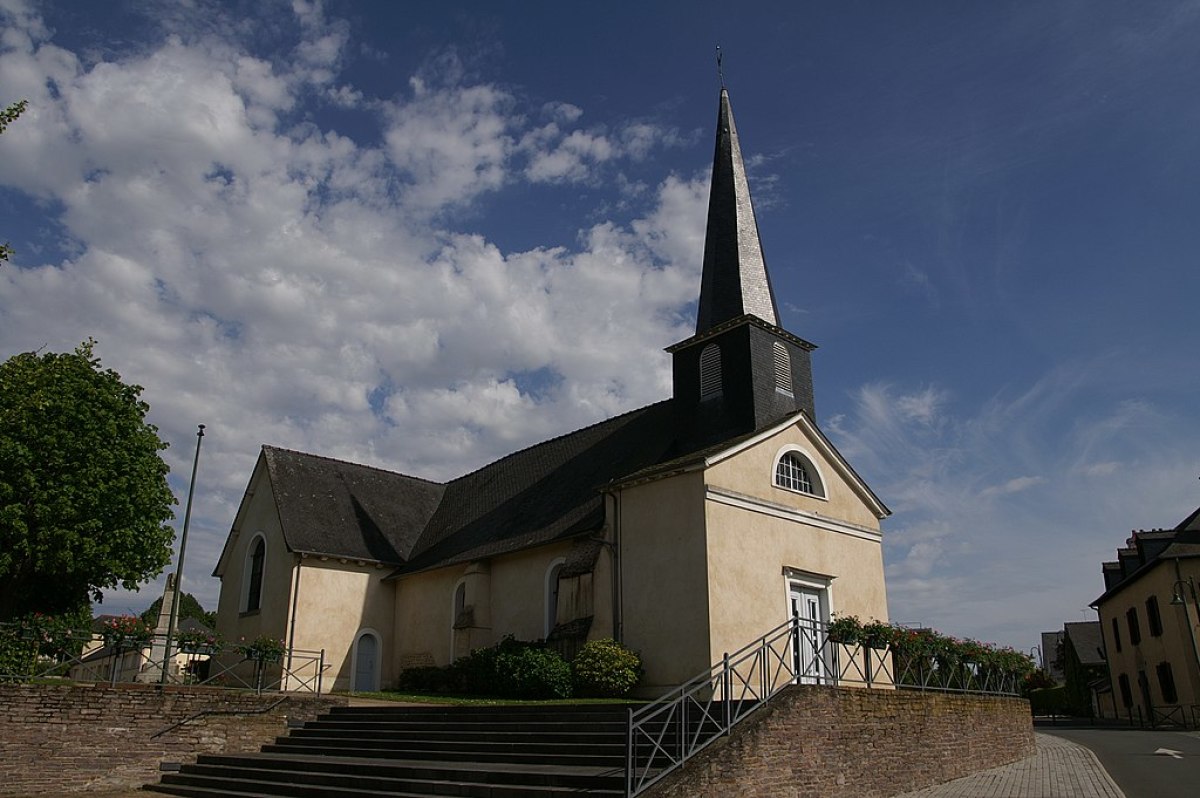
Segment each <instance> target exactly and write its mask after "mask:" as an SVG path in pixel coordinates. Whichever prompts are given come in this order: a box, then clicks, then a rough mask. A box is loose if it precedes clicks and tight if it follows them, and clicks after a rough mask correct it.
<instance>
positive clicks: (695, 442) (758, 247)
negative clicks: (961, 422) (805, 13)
mask: <svg viewBox="0 0 1200 798" xmlns="http://www.w3.org/2000/svg"><path fill="white" fill-rule="evenodd" d="M815 348H816V346H815V345H813V344H811V343H809V342H808V341H805V340H804V339H802V338H799V337H797V336H795V335H792V334H791V333H790V332H788V331H787V330H785V329H783V328H782V327H780V326H779V312H778V309H777V307H776V304H775V293H774V290H773V289H772V288H771V277H770V275H769V274H768V273H767V265H766V261H765V260H764V259H763V253H762V243H761V241H760V240H759V236H758V223H757V222H756V221H755V218H754V206H753V204H752V203H751V201H750V185H749V183H748V182H747V180H746V168H745V165H744V164H743V162H742V151H741V146H740V145H739V143H738V134H737V127H736V126H735V125H734V122H733V111H732V109H731V108H730V105H729V92H728V91H727V90H726V89H725V88H724V87H722V89H721V97H720V106H719V109H718V111H717V142H716V151H715V153H714V155H713V170H712V185H711V187H710V190H709V197H708V222H707V227H706V230H705V239H704V272H703V276H702V277H701V281H700V305H699V309H698V311H697V313H696V334H695V335H693V336H692V337H691V338H688V339H687V340H685V341H680V342H679V343H677V344H675V345H674V346H671V347H668V348H667V351H668V352H670V353H671V355H672V358H673V360H672V366H673V370H674V402H675V408H676V417H677V419H678V421H679V424H680V443H681V444H682V445H683V446H684V447H685V448H691V449H694V448H699V447H703V446H706V445H709V444H711V443H717V442H719V441H722V440H726V439H728V438H730V437H734V436H737V435H741V434H744V433H748V432H753V431H754V430H756V429H759V428H761V427H764V426H767V425H769V424H771V423H773V422H775V421H777V420H779V419H780V418H783V417H784V416H787V415H791V414H792V413H795V412H796V411H800V410H802V411H804V412H805V413H806V414H807V415H808V416H809V418H815V412H814V407H813V388H812V365H811V361H810V357H809V353H810V352H812V350H813V349H815Z"/></svg>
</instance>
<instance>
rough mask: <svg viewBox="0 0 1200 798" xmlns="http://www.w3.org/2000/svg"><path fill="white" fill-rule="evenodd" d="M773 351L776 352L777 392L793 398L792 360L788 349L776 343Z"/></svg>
mask: <svg viewBox="0 0 1200 798" xmlns="http://www.w3.org/2000/svg"><path fill="white" fill-rule="evenodd" d="M772 349H773V350H774V352H775V390H776V391H778V392H779V393H782V394H786V395H788V396H792V395H793V394H792V359H791V357H790V356H789V355H788V351H787V347H785V346H784V345H783V344H781V343H779V342H778V341H776V342H775V343H774V344H773V345H772Z"/></svg>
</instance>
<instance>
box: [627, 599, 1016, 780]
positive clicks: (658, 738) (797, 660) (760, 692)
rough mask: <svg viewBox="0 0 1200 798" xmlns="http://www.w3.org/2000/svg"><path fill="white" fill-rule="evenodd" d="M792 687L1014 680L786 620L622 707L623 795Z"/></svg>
mask: <svg viewBox="0 0 1200 798" xmlns="http://www.w3.org/2000/svg"><path fill="white" fill-rule="evenodd" d="M794 684H817V685H829V686H853V687H864V688H885V689H897V688H899V689H910V690H928V691H937V692H961V693H984V694H992V695H1017V694H1019V689H1020V677H1019V676H1018V675H1017V674H1013V673H1002V672H1000V671H997V670H995V669H993V668H989V667H987V666H986V665H983V664H980V663H974V662H967V661H961V660H949V659H945V660H940V661H939V660H938V659H937V658H936V657H934V656H924V655H912V654H907V655H906V654H905V653H902V652H898V651H893V650H892V649H891V648H890V646H885V647H882V648H874V647H871V646H869V645H865V644H864V643H861V642H857V641H856V642H840V641H838V640H834V639H831V638H830V636H829V633H828V625H827V624H824V623H820V622H817V621H809V620H805V619H803V618H800V617H798V616H797V617H793V618H792V619H790V620H788V621H787V622H786V623H783V624H780V625H779V626H777V627H775V628H774V629H772V630H771V631H769V632H767V633H766V634H765V635H763V636H762V637H760V638H758V639H757V640H755V641H754V642H752V643H750V644H749V645H747V646H745V647H743V648H741V649H739V650H737V651H735V652H733V653H732V654H726V655H725V656H724V657H722V658H721V660H720V661H719V662H717V663H715V664H714V665H712V666H711V667H710V668H709V669H708V670H707V671H706V672H704V673H701V674H699V675H697V676H696V677H695V678H693V679H691V680H689V681H687V682H685V683H684V684H682V685H680V686H679V687H677V688H675V689H673V690H671V691H670V692H669V693H667V694H665V695H663V696H662V697H661V698H659V699H658V700H656V701H653V702H651V703H649V704H646V705H644V706H642V707H640V708H639V709H637V710H636V711H635V710H633V709H630V710H629V716H628V731H627V737H626V757H625V775H626V778H625V794H626V795H627V796H634V795H637V794H639V793H641V792H642V791H644V790H645V789H647V788H648V787H650V786H651V785H652V784H654V783H655V782H657V781H659V780H660V779H661V778H663V777H664V776H666V775H667V774H668V773H670V772H671V771H673V770H674V769H676V768H678V767H679V766H681V765H682V764H683V763H684V762H686V761H687V760H688V759H690V758H691V757H693V756H695V755H696V754H697V753H699V752H700V751H702V750H703V749H704V748H705V747H707V746H708V745H709V744H711V743H712V742H714V741H716V740H717V739H719V738H720V737H722V736H723V735H725V734H728V732H729V730H730V729H731V728H732V727H733V726H735V725H736V724H737V723H738V722H739V721H741V720H742V719H743V718H745V717H746V716H747V715H749V714H750V713H751V712H753V711H754V709H755V708H757V707H758V706H760V705H761V704H762V703H763V702H764V701H767V700H769V699H770V698H771V697H772V696H774V695H775V694H777V693H778V692H779V691H781V690H783V689H784V688H786V687H788V686H790V685H794Z"/></svg>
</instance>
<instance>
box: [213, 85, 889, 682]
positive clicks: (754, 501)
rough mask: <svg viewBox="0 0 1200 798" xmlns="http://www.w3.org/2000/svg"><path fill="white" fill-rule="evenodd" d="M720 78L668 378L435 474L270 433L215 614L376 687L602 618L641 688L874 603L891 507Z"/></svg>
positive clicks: (224, 567) (219, 569)
mask: <svg viewBox="0 0 1200 798" xmlns="http://www.w3.org/2000/svg"><path fill="white" fill-rule="evenodd" d="M814 349H815V347H814V345H813V344H811V343H809V342H808V341H806V340H804V339H803V338H800V337H798V336H796V335H793V334H792V333H790V332H788V331H787V330H785V329H783V328H782V327H781V326H780V325H779V314H778V310H777V307H776V302H775V296H774V292H773V290H772V288H771V280H770V275H769V274H768V271H767V267H766V262H765V260H764V258H763V252H762V246H761V243H760V241H759V235H758V227H757V223H756V222H755V217H754V209H753V207H752V205H751V201H750V189H749V185H748V183H747V180H746V172H745V167H744V165H743V162H742V155H741V150H740V147H739V144H738V134H737V129H736V128H735V127H734V121H733V114H732V112H731V110H730V105H729V96H728V93H727V92H726V91H725V90H724V89H722V90H721V95H720V105H719V111H718V116H717V135H716V152H715V156H714V162H713V173H712V186H711V193H710V197H709V207H708V222H707V230H706V238H705V245H704V270H703V277H702V281H701V288H700V303H699V309H698V313H697V319H696V333H695V335H693V336H691V337H690V338H688V339H686V340H684V341H680V342H679V343H676V344H674V345H672V346H670V347H668V348H667V351H668V352H670V353H671V356H672V364H673V370H674V390H673V396H672V397H671V398H669V399H664V400H662V401H660V402H657V403H655V404H651V405H649V406H647V407H642V408H640V409H637V410H633V411H630V412H628V413H625V414H623V415H620V416H616V417H614V418H610V419H607V420H605V421H601V422H599V423H597V424H594V425H592V426H589V427H585V428H583V429H580V430H576V431H574V432H570V433H568V434H566V435H563V436H561V437H557V438H554V439H552V440H548V441H545V442H543V443H539V444H537V445H535V446H531V447H529V448H527V449H524V450H522V451H518V452H516V453H514V454H511V455H508V456H507V457H504V458H502V459H500V460H497V461H496V462H494V463H490V464H489V465H486V466H484V467H482V468H480V469H479V470H477V471H474V472H472V473H470V474H466V475H465V476H462V477H459V478H457V479H454V480H451V481H449V482H445V483H439V482H432V481H429V480H425V479H421V478H420V477H417V476H410V475H406V474H398V473H394V472H391V471H386V470H383V469H379V468H373V467H370V466H366V465H357V464H354V463H348V462H343V461H339V460H333V459H330V458H327V457H321V456H319V455H315V454H307V453H303V452H296V451H290V450H286V449H280V448H276V447H273V446H264V447H263V448H262V453H261V454H260V456H259V458H258V462H257V465H256V466H255V468H254V472H253V474H252V475H251V477H250V482H249V485H248V486H247V488H246V494H245V497H244V498H243V499H242V503H241V506H240V507H239V509H238V512H237V515H236V517H235V519H234V522H233V526H232V529H231V530H230V532H229V537H228V539H227V540H226V542H225V548H224V550H223V552H222V554H221V557H220V560H219V561H218V563H217V566H216V570H215V572H214V576H217V577H219V578H220V579H221V596H220V603H219V606H218V622H217V627H218V631H219V632H220V633H221V634H222V635H224V637H225V638H226V639H232V640H236V639H238V638H245V639H247V640H249V639H252V638H255V637H258V636H259V635H270V636H273V637H276V638H279V639H283V640H284V641H285V642H286V643H287V644H288V645H289V646H291V647H293V648H297V649H308V650H318V649H321V650H324V651H325V663H326V674H325V685H326V687H332V688H334V689H355V690H374V689H379V688H380V687H389V686H391V685H394V684H395V681H396V679H397V676H398V674H399V673H400V672H401V671H402V670H404V669H406V668H411V667H416V666H422V665H446V664H448V663H450V662H452V661H453V660H454V659H455V658H457V657H459V656H462V655H464V654H466V653H467V652H469V651H470V650H472V649H474V648H478V647H480V646H488V645H491V644H493V643H495V642H497V641H499V640H500V639H501V638H502V637H504V636H505V635H513V636H515V637H516V638H518V639H522V640H536V639H542V638H546V639H548V640H550V641H551V642H552V643H553V644H554V645H555V646H557V647H558V648H559V649H560V650H563V651H565V652H566V653H568V655H569V654H570V653H571V652H572V651H573V650H574V649H575V648H577V647H578V646H579V645H581V644H582V643H583V642H584V641H586V640H590V639H597V638H606V637H612V638H616V639H617V640H619V641H620V642H622V643H624V644H625V645H627V646H629V647H630V648H632V649H634V650H636V651H638V652H639V653H640V654H641V656H642V659H643V662H644V667H645V677H644V679H643V683H642V686H641V692H642V693H645V694H653V693H657V692H661V691H663V690H665V689H667V688H669V687H671V686H674V685H676V684H679V683H681V682H683V681H685V680H687V679H689V678H691V677H692V676H695V675H696V674H698V673H700V672H702V671H704V670H705V669H707V668H708V666H709V665H710V664H711V663H713V662H715V661H717V660H719V659H721V657H722V656H723V654H724V653H725V652H732V651H736V650H737V649H739V648H740V647H742V646H743V645H745V644H747V643H749V642H750V641H752V640H753V639H754V638H755V637H757V636H759V635H761V634H763V633H765V632H767V631H768V630H770V629H772V628H774V627H776V626H778V625H779V624H781V623H783V622H785V621H786V620H787V619H788V618H789V617H791V616H792V615H793V614H794V613H798V614H800V616H801V617H802V618H805V619H811V620H814V621H828V620H829V618H830V617H831V615H833V614H835V613H836V614H839V615H857V616H859V617H860V618H862V619H864V620H865V619H869V618H873V619H879V620H887V618H888V612H887V597H886V592H885V588H884V574H883V555H882V545H881V532H880V521H881V520H882V519H883V518H884V517H886V516H887V515H888V514H889V511H888V509H887V507H885V506H884V504H883V502H881V501H880V499H879V498H878V497H877V496H876V495H875V494H874V493H873V492H872V491H871V489H870V488H869V487H868V486H867V484H866V483H865V482H864V481H863V480H862V479H861V478H860V477H859V475H858V474H857V473H855V471H854V469H853V468H852V467H851V466H850V464H849V463H848V462H846V460H845V459H844V458H843V457H842V456H841V455H840V454H839V453H838V451H837V449H836V448H835V447H834V446H833V444H832V443H831V442H830V441H829V439H828V438H826V437H825V435H824V434H823V433H822V432H821V430H820V428H819V427H818V426H817V423H816V413H815V410H814V402H813V385H812V370H811V365H810V356H811V353H812V351H813V350H814Z"/></svg>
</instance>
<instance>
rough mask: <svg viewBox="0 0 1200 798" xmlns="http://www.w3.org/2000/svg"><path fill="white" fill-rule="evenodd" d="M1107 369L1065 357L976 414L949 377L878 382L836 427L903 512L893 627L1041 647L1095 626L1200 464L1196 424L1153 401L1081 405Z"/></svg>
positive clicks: (837, 437)
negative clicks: (1109, 595) (1104, 570)
mask: <svg viewBox="0 0 1200 798" xmlns="http://www.w3.org/2000/svg"><path fill="white" fill-rule="evenodd" d="M1110 357H1111V356H1110ZM1106 362H1108V361H1107V360H1106V359H1104V358H1100V359H1098V361H1097V364H1096V365H1095V366H1089V365H1087V364H1082V365H1081V364H1069V365H1064V366H1061V367H1059V368H1058V369H1056V370H1054V371H1052V372H1050V373H1048V374H1046V375H1045V376H1044V377H1043V378H1042V379H1041V380H1039V381H1038V382H1037V383H1036V384H1035V385H1033V386H1032V387H1030V388H1029V390H1027V391H1025V392H1024V393H1022V394H1020V395H1017V396H1015V397H1004V396H997V397H993V398H992V399H991V400H990V401H988V402H986V403H984V404H982V405H980V406H977V407H969V406H963V404H962V403H961V402H957V403H956V402H953V401H951V398H950V397H949V396H948V395H947V394H946V393H945V392H944V391H942V390H940V389H939V388H937V387H936V386H929V387H925V388H921V389H918V390H914V391H908V392H906V391H905V390H903V389H902V388H901V387H899V386H895V385H888V384H880V383H874V384H869V385H866V386H863V387H862V388H860V389H859V390H858V391H857V392H856V393H855V395H854V397H853V410H852V411H851V412H850V413H847V414H845V415H842V416H839V417H835V418H832V419H829V420H828V421H827V422H826V425H825V426H826V428H827V430H828V431H829V432H830V435H831V437H832V438H833V440H834V441H835V443H836V444H837V446H838V448H839V449H840V450H841V451H842V453H843V454H844V455H845V456H846V457H847V458H848V459H849V460H850V462H852V463H854V465H855V468H856V469H857V470H858V471H859V472H860V473H862V474H863V475H864V476H865V478H866V479H867V480H868V481H869V482H870V483H871V484H872V486H873V488H874V489H875V490H876V492H877V493H878V494H879V495H880V496H881V497H882V498H883V500H884V501H885V502H886V503H887V504H888V505H889V506H890V507H891V508H892V509H893V511H894V512H895V515H894V516H893V517H892V518H891V519H889V520H888V521H887V522H885V536H884V541H885V561H886V565H887V578H888V598H889V604H890V612H891V616H892V619H893V620H896V621H900V622H912V623H922V624H926V625H932V626H934V627H937V628H940V629H942V630H943V631H946V632H949V633H952V634H957V635H965V636H972V637H982V638H985V639H989V640H996V641H1000V642H1004V643H1007V644H1011V645H1016V646H1019V647H1020V646H1023V647H1025V648H1028V647H1029V645H1031V644H1032V643H1033V642H1036V633H1037V632H1038V631H1039V630H1042V629H1054V628H1061V625H1062V623H1063V621H1075V620H1080V619H1081V616H1080V614H1079V613H1078V610H1079V609H1081V608H1085V607H1086V605H1087V604H1088V602H1090V601H1091V600H1092V599H1094V598H1095V597H1096V596H1097V595H1099V594H1100V592H1102V590H1103V580H1102V579H1101V577H1100V563H1101V562H1102V561H1103V560H1106V559H1111V558H1112V556H1113V551H1114V550H1115V548H1116V547H1117V546H1119V545H1121V543H1122V542H1123V541H1124V539H1125V537H1126V536H1127V535H1128V533H1129V530H1130V529H1131V528H1134V527H1150V526H1173V525H1174V524H1175V523H1177V522H1178V521H1179V520H1180V519H1182V518H1183V517H1184V516H1185V515H1186V514H1187V512H1189V511H1190V510H1191V509H1194V507H1195V495H1194V490H1193V488H1192V485H1191V484H1185V483H1181V482H1180V480H1179V479H1178V476H1177V475H1178V474H1179V473H1181V472H1182V473H1190V471H1189V469H1190V470H1192V471H1194V461H1195V457H1194V454H1193V453H1192V452H1191V451H1190V449H1189V445H1188V443H1187V441H1189V440H1190V433H1189V432H1188V431H1187V424H1186V422H1185V421H1184V420H1183V419H1181V418H1176V417H1174V416H1172V415H1170V414H1168V413H1166V412H1165V411H1164V410H1161V409H1158V408H1155V407H1154V406H1153V405H1151V404H1150V403H1149V402H1148V401H1117V402H1114V403H1111V404H1108V405H1107V406H1106V405H1104V404H1103V403H1101V404H1100V405H1099V407H1100V409H1099V410H1093V411H1081V410H1080V408H1081V407H1084V406H1085V405H1084V404H1083V403H1082V402H1081V401H1080V397H1082V396H1089V397H1092V398H1094V397H1096V396H1097V395H1098V394H1099V391H1098V387H1099V386H1103V385H1104V384H1105V381H1106V380H1108V379H1110V378H1111V370H1109V369H1107V368H1104V365H1103V364H1104V363H1106ZM1099 452H1103V453H1105V454H1106V455H1108V456H1109V457H1111V458H1113V459H1110V460H1099V459H1098V458H1097V457H1096V455H1097V454H1098V453H1099ZM1014 474H1016V476H1013V475H1014ZM1017 493H1020V494H1022V495H1021V500H1020V502H1012V501H1008V500H1007V497H1010V496H1013V495H1015V494H1017ZM1092 617H1094V616H1092ZM1026 641H1028V642H1026Z"/></svg>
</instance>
